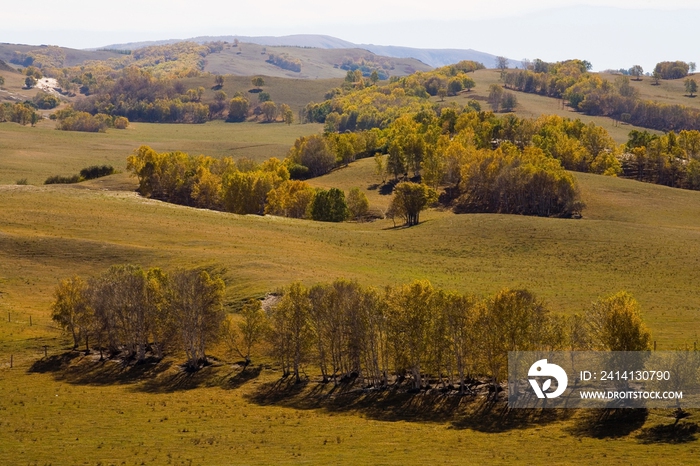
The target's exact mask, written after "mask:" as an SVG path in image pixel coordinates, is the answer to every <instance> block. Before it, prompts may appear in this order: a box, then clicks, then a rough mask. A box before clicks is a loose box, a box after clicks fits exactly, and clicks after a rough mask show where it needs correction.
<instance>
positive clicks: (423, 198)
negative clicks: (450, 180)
mask: <svg viewBox="0 0 700 466" xmlns="http://www.w3.org/2000/svg"><path fill="white" fill-rule="evenodd" d="M436 200H437V193H436V192H435V190H433V189H432V188H429V187H428V186H426V185H424V184H422V183H420V184H419V183H412V182H410V181H404V182H401V183H399V184H397V185H396V187H394V197H393V199H392V200H391V204H392V206H393V210H394V211H395V212H397V213H398V214H399V215H401V216H402V217H403V218H405V219H406V225H408V226H409V227H410V226H413V225H418V223H419V221H420V220H419V216H420V212H421V211H422V210H424V209H425V208H426V207H428V205H430V204H431V203H433V202H435V201H436Z"/></svg>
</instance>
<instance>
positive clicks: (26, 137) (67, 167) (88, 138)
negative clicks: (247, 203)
mask: <svg viewBox="0 0 700 466" xmlns="http://www.w3.org/2000/svg"><path fill="white" fill-rule="evenodd" d="M54 128H55V123H54V122H53V121H50V120H44V121H42V122H41V123H39V124H38V125H37V126H36V127H30V126H20V125H17V124H12V123H3V124H0V154H2V155H0V184H14V183H15V182H16V181H17V180H20V179H23V178H26V179H27V181H28V182H29V184H35V185H38V184H43V182H44V180H45V179H46V178H48V177H49V176H52V175H64V176H67V175H71V174H76V173H78V172H79V171H80V169H82V168H85V167H87V166H90V165H103V164H108V165H112V166H114V168H116V169H117V170H122V171H124V170H126V157H127V156H128V155H129V154H130V153H131V152H132V151H133V150H134V149H137V148H138V147H139V146H141V145H143V144H145V145H148V146H151V147H152V148H153V149H155V150H157V151H159V152H166V151H177V150H179V151H183V152H187V153H189V154H192V155H199V154H205V155H211V156H213V157H233V158H234V159H238V158H241V157H248V158H251V159H254V160H257V161H263V160H266V159H268V158H270V157H278V158H280V159H283V158H284V157H286V156H287V152H288V151H289V148H290V147H291V146H292V144H294V140H295V139H296V138H297V137H299V136H301V135H309V134H314V133H317V132H319V131H320V130H321V128H322V126H321V125H319V124H306V125H298V124H292V125H286V124H284V123H255V122H249V123H225V122H223V121H211V122H208V123H205V124H202V125H186V124H156V123H131V124H130V125H129V127H128V128H127V129H124V130H116V129H109V130H107V132H105V133H81V132H77V131H59V130H56V129H54Z"/></svg>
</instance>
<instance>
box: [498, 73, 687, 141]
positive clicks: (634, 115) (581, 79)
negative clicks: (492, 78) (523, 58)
mask: <svg viewBox="0 0 700 466" xmlns="http://www.w3.org/2000/svg"><path fill="white" fill-rule="evenodd" d="M545 65H546V66H539V67H537V66H535V67H534V69H533V70H514V71H509V72H507V73H506V74H505V78H504V83H505V86H506V87H507V88H511V89H516V90H519V91H522V92H530V93H535V94H540V95H546V96H549V97H556V98H561V99H564V100H566V101H567V102H568V104H569V106H570V107H571V108H573V109H575V110H579V111H581V112H583V113H585V114H587V115H603V116H609V117H612V118H614V119H616V120H621V119H622V115H629V117H628V118H627V122H628V123H631V124H633V125H635V126H642V127H645V128H651V129H657V130H662V131H670V130H675V131H680V130H684V129H685V130H689V129H695V130H699V129H700V110H698V109H696V108H693V107H687V106H684V105H675V104H664V103H659V102H656V101H650V100H642V99H640V98H639V96H638V95H637V94H638V93H637V92H636V90H635V89H634V88H633V87H631V86H630V85H629V78H628V77H627V76H620V77H619V78H618V79H617V80H616V81H615V82H614V83H611V82H610V81H608V80H606V79H602V78H601V77H600V76H598V75H595V74H591V73H589V72H588V70H587V67H586V62H584V61H581V60H567V61H564V62H558V63H546V64H545ZM688 68H689V65H688V64H687V63H685V62H662V63H659V64H657V65H656V69H655V71H654V76H655V79H657V80H658V79H678V78H682V77H684V76H686V75H687V74H688ZM633 70H634V73H639V74H641V70H640V69H636V68H633ZM634 75H635V76H638V74H634Z"/></svg>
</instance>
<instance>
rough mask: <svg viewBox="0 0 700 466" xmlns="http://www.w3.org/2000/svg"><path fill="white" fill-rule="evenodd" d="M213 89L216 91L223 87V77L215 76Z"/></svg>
mask: <svg viewBox="0 0 700 466" xmlns="http://www.w3.org/2000/svg"><path fill="white" fill-rule="evenodd" d="M214 87H216V88H217V89H221V88H222V87H224V76H223V75H220V74H217V75H216V77H215V78H214Z"/></svg>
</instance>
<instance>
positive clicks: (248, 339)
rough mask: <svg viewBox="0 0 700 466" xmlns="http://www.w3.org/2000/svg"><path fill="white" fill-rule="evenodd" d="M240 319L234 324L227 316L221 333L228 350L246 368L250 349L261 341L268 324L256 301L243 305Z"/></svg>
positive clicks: (260, 305) (252, 300) (249, 301)
mask: <svg viewBox="0 0 700 466" xmlns="http://www.w3.org/2000/svg"><path fill="white" fill-rule="evenodd" d="M240 317H241V318H240V319H238V321H237V322H236V321H235V320H234V319H233V316H228V318H227V319H226V320H225V321H224V324H223V332H224V335H225V338H226V343H227V344H228V346H229V349H230V350H232V351H234V352H235V353H236V354H238V355H239V356H240V357H242V358H243V359H244V360H245V366H248V365H249V364H250V355H251V351H252V348H253V347H254V346H255V345H257V344H258V343H261V342H262V341H263V339H264V338H265V336H266V334H267V332H268V325H269V324H268V319H267V316H266V314H265V311H264V310H263V308H262V303H261V302H260V301H259V300H256V299H250V300H248V302H246V303H245V305H243V309H242V310H241V316H240Z"/></svg>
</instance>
